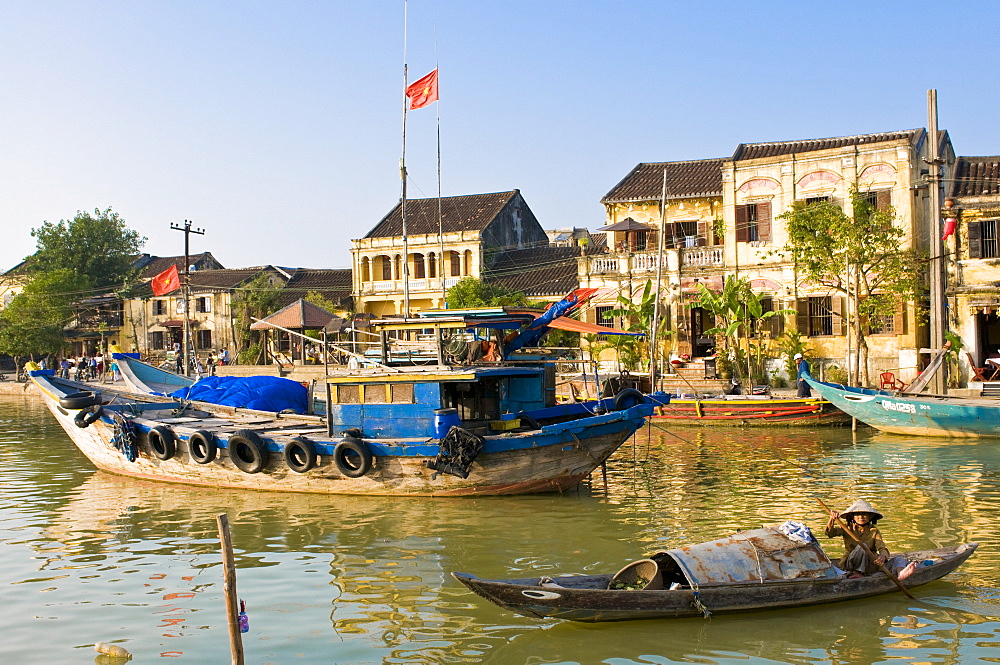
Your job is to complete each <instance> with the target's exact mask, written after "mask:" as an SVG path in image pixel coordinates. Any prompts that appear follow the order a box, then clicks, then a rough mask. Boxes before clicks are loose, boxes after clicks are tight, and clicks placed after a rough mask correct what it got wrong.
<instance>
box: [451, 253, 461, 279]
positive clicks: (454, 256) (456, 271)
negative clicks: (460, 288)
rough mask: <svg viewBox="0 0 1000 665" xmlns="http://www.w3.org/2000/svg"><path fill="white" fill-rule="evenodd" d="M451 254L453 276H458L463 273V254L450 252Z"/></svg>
mask: <svg viewBox="0 0 1000 665" xmlns="http://www.w3.org/2000/svg"><path fill="white" fill-rule="evenodd" d="M450 254H451V276H452V277H457V276H458V275H461V274H462V255H461V254H459V253H458V252H450Z"/></svg>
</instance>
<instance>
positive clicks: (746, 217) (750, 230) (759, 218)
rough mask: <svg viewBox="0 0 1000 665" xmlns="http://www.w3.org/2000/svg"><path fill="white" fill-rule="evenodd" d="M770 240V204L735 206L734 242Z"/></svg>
mask: <svg viewBox="0 0 1000 665" xmlns="http://www.w3.org/2000/svg"><path fill="white" fill-rule="evenodd" d="M770 239H771V203H770V202H767V203H748V204H746V205H738V206H736V242H756V241H758V240H763V241H769V240H770Z"/></svg>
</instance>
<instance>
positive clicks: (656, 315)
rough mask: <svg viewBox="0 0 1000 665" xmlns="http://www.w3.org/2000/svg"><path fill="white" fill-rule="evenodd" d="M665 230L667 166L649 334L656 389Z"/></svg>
mask: <svg viewBox="0 0 1000 665" xmlns="http://www.w3.org/2000/svg"><path fill="white" fill-rule="evenodd" d="M666 232H667V167H665V166H664V167H663V189H662V190H661V191H660V233H659V234H658V235H659V239H658V242H657V254H656V289H654V291H653V298H654V300H653V329H652V330H651V331H650V335H649V356H650V357H649V389H650V392H655V391H656V382H657V379H658V376H657V371H658V362H657V360H658V358H659V353H658V351H659V349H658V348H657V344H658V343H659V331H660V286H661V284H662V283H663V281H662V280H663V246H664V244H665V241H666V238H664V236H665V235H666Z"/></svg>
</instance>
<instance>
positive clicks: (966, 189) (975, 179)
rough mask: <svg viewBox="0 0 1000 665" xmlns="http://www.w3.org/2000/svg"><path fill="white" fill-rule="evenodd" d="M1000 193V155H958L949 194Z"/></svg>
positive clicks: (986, 194)
mask: <svg viewBox="0 0 1000 665" xmlns="http://www.w3.org/2000/svg"><path fill="white" fill-rule="evenodd" d="M997 194H1000V156H993V157H959V158H958V163H957V164H956V165H955V182H954V183H952V188H951V194H949V196H994V195H997Z"/></svg>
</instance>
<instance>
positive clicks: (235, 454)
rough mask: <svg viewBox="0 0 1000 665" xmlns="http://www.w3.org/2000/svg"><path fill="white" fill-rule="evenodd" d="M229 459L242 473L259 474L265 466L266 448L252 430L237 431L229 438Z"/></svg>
mask: <svg viewBox="0 0 1000 665" xmlns="http://www.w3.org/2000/svg"><path fill="white" fill-rule="evenodd" d="M229 459H230V460H232V462H233V464H235V465H236V468H238V469H239V470H240V471H243V472H244V473H260V472H261V471H263V470H264V467H266V466H267V446H266V445H264V440H263V439H261V438H260V435H259V434H257V432H255V431H253V430H252V429H238V430H236V432H235V433H234V434H233V435H232V436H231V437H229Z"/></svg>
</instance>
